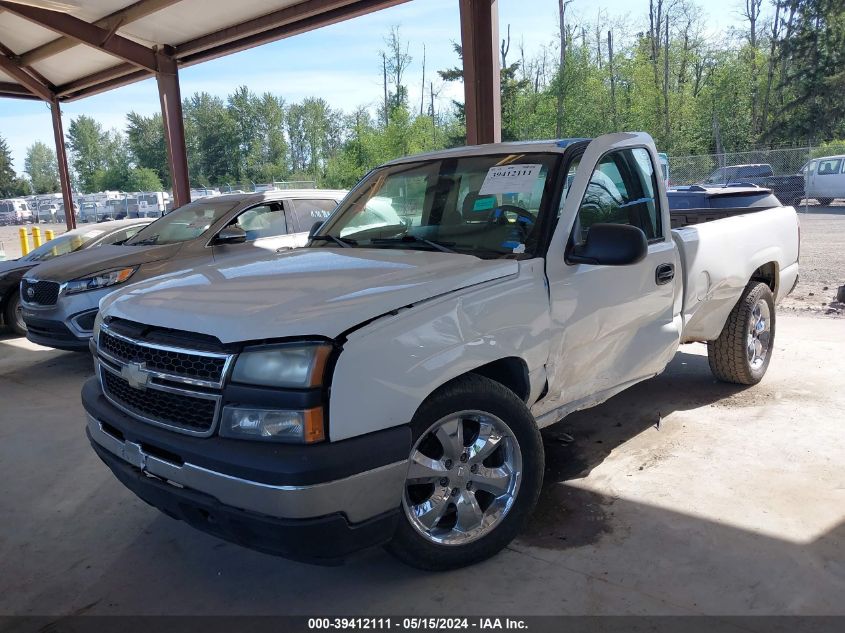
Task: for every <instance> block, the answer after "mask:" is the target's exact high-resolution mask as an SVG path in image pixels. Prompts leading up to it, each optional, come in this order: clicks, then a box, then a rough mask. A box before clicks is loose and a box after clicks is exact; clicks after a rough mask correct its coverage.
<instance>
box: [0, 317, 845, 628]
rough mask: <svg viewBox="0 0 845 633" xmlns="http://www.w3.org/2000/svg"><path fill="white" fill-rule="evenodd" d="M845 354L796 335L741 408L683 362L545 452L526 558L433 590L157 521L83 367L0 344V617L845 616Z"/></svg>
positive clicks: (516, 550) (839, 328)
mask: <svg viewBox="0 0 845 633" xmlns="http://www.w3.org/2000/svg"><path fill="white" fill-rule="evenodd" d="M843 352H845V322H843V321H842V320H840V319H830V318H814V317H808V316H796V315H794V314H788V313H787V314H783V315H782V316H781V318H780V320H779V323H778V335H777V340H776V344H775V356H774V359H773V361H772V364H771V366H770V368H769V373H768V375H767V376H766V378H765V379H764V381H763V382H762V383H761V384H760V385H758V386H756V387H753V388H750V389H740V388H737V387H734V386H729V385H724V384H720V383H716V382H715V381H714V380H713V378H712V377H711V376H710V373H709V370H708V367H707V360H706V355H705V349H704V347H703V346H701V345H691V346H685V347H684V348H683V350H682V351H681V352H680V353H679V354H678V356H677V357H676V359H675V361H674V362H673V363H672V365H671V367H670V368H669V369H668V371H667V372H666V373H665V374H663V375H662V376H659V377H657V378H654V379H652V380H650V381H647V382H645V383H642V384H640V385H638V386H636V387H634V388H632V389H630V390H629V391H627V392H625V393H623V394H620V395H619V396H617V397H615V398H613V399H612V400H611V401H609V402H607V403H605V404H604V405H602V406H600V407H597V408H594V409H592V410H589V411H585V412H581V413H577V414H575V415H572V416H569V417H568V418H566V419H565V420H564V421H563V422H561V423H559V424H557V425H555V426H554V427H552V428H550V429H548V430H547V431H546V432H545V439H546V444H547V450H546V452H547V458H546V459H547V463H548V471H547V473H546V487H545V490H544V492H543V495H542V497H541V500H540V506H539V508H538V510H537V512H536V514H535V516H534V518H533V521H532V522H531V525H530V526H529V527H528V529H527V530H526V531H525V533H524V534H523V535H522V536H521V537H520V538H519V539H518V540H517V541H516V542H514V543H513V544H512V545H511V546H510V547H509V548H508V549H507V550H505V551H504V552H503V553H501V554H500V555H498V556H496V557H495V558H493V559H492V560H489V561H487V562H485V563H483V564H480V565H477V566H475V567H472V568H469V569H463V570H459V571H455V572H450V573H441V574H431V573H423V572H419V571H416V570H413V569H409V568H407V567H405V566H403V565H401V564H399V563H397V562H395V561H394V560H393V559H392V558H391V557H390V556H388V555H387V554H385V553H384V552H383V551H381V550H374V551H370V552H367V553H366V554H364V555H362V556H360V557H359V558H357V559H356V560H353V561H351V562H349V563H347V564H346V565H345V566H342V567H335V568H321V567H311V566H308V565H303V564H299V563H293V562H289V561H286V560H283V559H279V558H275V557H272V556H267V555H264V554H259V553H256V552H253V551H250V550H246V549H243V548H241V547H238V546H236V545H231V544H229V543H225V542H223V541H219V540H217V539H215V538H213V537H211V536H207V535H205V534H202V533H199V532H197V531H194V530H193V529H191V528H189V527H187V526H186V525H185V524H182V523H179V522H177V521H174V520H172V519H169V518H167V517H165V516H163V515H161V514H160V513H158V512H157V511H156V510H154V509H153V508H150V507H149V506H147V505H145V504H144V503H143V502H141V501H139V500H138V499H137V498H135V497H134V496H133V495H132V494H131V493H129V492H128V491H127V490H126V489H124V488H123V487H122V486H121V485H120V484H119V483H118V482H117V481H116V480H115V479H114V478H113V477H112V475H111V473H110V472H109V471H108V470H107V469H106V467H105V466H104V465H103V464H102V463H100V461H99V460H98V459H97V457H96V456H95V455H94V453H93V452H92V451H91V449H90V447H89V446H88V444H87V441H86V439H85V436H84V433H83V412H82V407H81V405H80V403H79V389H80V385H81V384H82V381H83V379H84V378H85V377H86V376H88V375H90V373H91V361H90V359H89V358H88V357H87V356H84V355H75V354H72V353H60V352H55V351H51V350H47V349H45V348H40V347H37V346H34V345H32V344H29V343H28V342H26V341H25V340H21V339H15V338H10V337H8V336H6V337H5V338H0V403H1V404H0V525H2V531H0V561H2V563H0V567H2V572H0V614H18V615H24V614H45V615H68V614H205V615H209V614H232V615H237V614H300V615H301V614H343V615H353V614H364V613H372V614H382V615H403V614H405V615H407V614H422V615H441V616H445V615H456V614H466V615H471V614H484V615H487V614H513V615H528V614H845V601H843V599H842V598H843V596H845V469H843V465H845V433H843V421H844V420H845V353H843ZM658 423H659V424H658ZM570 440H571V441H570Z"/></svg>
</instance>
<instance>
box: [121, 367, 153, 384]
mask: <svg viewBox="0 0 845 633" xmlns="http://www.w3.org/2000/svg"><path fill="white" fill-rule="evenodd" d="M146 366H147V365H146V363H129V364H128V365H125V366H124V367H123V369H121V370H120V375H121V376H122V377H123V379H124V380H125V381H126V382H128V383H129V386H130V387H133V388H135V389H146V388H147V383H149V382H150V374H149V373H147V370H146Z"/></svg>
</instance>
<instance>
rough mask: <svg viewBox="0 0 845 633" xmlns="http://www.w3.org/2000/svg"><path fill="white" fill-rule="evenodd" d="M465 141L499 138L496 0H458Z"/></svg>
mask: <svg viewBox="0 0 845 633" xmlns="http://www.w3.org/2000/svg"><path fill="white" fill-rule="evenodd" d="M460 10H461V43H462V46H463V55H464V104H465V107H464V111H465V113H466V126H467V145H478V144H480V143H499V142H501V140H502V100H501V75H500V74H499V7H498V0H460Z"/></svg>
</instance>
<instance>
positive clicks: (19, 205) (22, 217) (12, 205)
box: [0, 198, 32, 225]
mask: <svg viewBox="0 0 845 633" xmlns="http://www.w3.org/2000/svg"><path fill="white" fill-rule="evenodd" d="M31 221H32V209H31V208H30V207H29V205H28V204H27V202H26V200H24V199H23V198H9V199H8V200H0V224H6V225H8V224H25V223H27V222H31Z"/></svg>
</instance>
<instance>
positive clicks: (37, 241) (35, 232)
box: [32, 226, 42, 248]
mask: <svg viewBox="0 0 845 633" xmlns="http://www.w3.org/2000/svg"><path fill="white" fill-rule="evenodd" d="M41 244H42V242H41V229H39V228H38V227H37V226H33V227H32V245H33V246H34V247H35V248H38V247H39V246H41Z"/></svg>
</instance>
